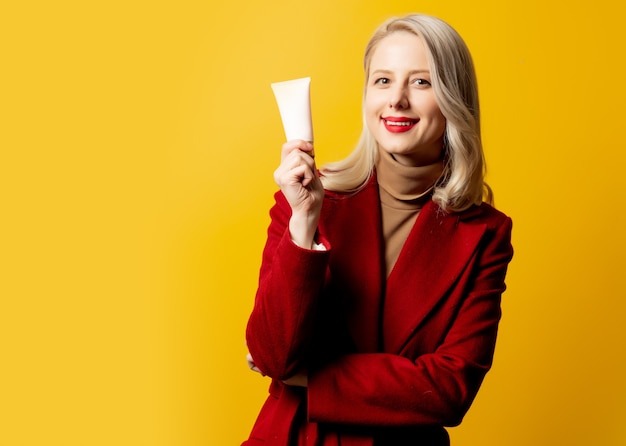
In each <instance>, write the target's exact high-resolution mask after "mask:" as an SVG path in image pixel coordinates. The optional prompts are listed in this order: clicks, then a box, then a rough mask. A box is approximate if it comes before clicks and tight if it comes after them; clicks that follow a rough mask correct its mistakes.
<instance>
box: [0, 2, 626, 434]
mask: <svg viewBox="0 0 626 446" xmlns="http://www.w3.org/2000/svg"><path fill="white" fill-rule="evenodd" d="M213 3H217V4H216V5H213ZM557 3H559V2H557ZM560 3H561V4H562V6H552V5H553V3H551V2H546V1H539V0H527V1H524V2H521V1H520V2H513V1H510V2H503V1H500V0H483V1H480V0H479V1H474V2H467V1H462V0H454V1H452V0H450V1H439V2H422V3H421V4H420V2H414V1H388V2H380V1H363V0H348V1H336V0H332V1H331V0H320V1H317V2H300V1H288V0H274V1H267V2H261V1H256V2H253V1H250V2H205V1H186V0H179V1H171V2H148V1H129V2H122V1H112V2H79V1H75V2H70V1H58V2H28V1H26V2H12V3H11V2H7V5H3V7H2V12H1V13H0V22H1V23H0V42H2V43H1V44H0V45H1V50H0V51H1V53H0V59H1V60H2V62H1V63H2V68H1V69H0V72H1V73H2V74H1V75H0V76H1V77H2V79H3V80H2V82H1V83H0V85H1V86H0V110H2V111H1V115H0V150H1V154H0V213H1V215H0V228H1V229H0V237H1V238H0V258H1V260H0V261H1V265H0V444H1V445H8V446H12V445H28V446H30V445H63V446H74V445H81V446H82V445H90V446H91V445H92V446H97V445H107V446H110V445H117V446H124V445H133V446H136V445H155V446H159V445H164V446H165V445H168V446H169V445H182V446H192V445H203V446H204V445H234V444H239V443H240V442H241V441H242V440H243V439H244V438H245V437H246V435H247V434H248V432H249V430H250V428H251V425H252V423H253V420H254V418H255V415H256V413H257V411H258V409H259V407H260V404H261V402H262V401H263V399H264V397H265V391H266V387H267V384H268V382H267V380H266V379H263V378H261V377H260V376H258V375H256V374H253V373H251V372H250V371H248V370H247V367H246V365H245V360H244V357H245V353H246V349H245V346H244V327H245V323H246V319H247V315H248V313H249V311H250V309H251V305H252V300H253V295H254V290H255V282H256V276H257V269H258V266H259V260H260V253H261V248H262V245H263V241H264V235H265V228H266V225H267V223H268V216H267V210H268V208H269V206H270V204H271V202H272V197H271V196H272V193H273V191H274V189H275V186H274V184H273V181H272V172H273V169H274V168H275V167H276V165H277V162H278V160H279V150H280V145H281V143H282V140H283V133H282V127H281V124H280V120H279V116H278V111H277V108H276V105H275V102H274V98H273V96H272V93H271V89H270V87H269V84H270V83H271V82H274V81H279V80H285V79H290V78H295V77H302V76H311V77H312V79H313V81H312V100H313V114H314V126H315V134H316V148H317V150H316V152H317V154H318V157H319V159H320V160H321V161H329V160H332V159H337V158H340V157H343V156H344V155H345V154H346V153H348V151H349V149H350V148H351V146H352V144H353V142H354V141H355V139H356V136H357V134H358V132H359V128H360V111H359V110H360V97H361V88H362V73H361V55H362V51H363V47H364V45H365V43H366V41H367V39H368V37H369V35H370V33H371V32H372V31H373V29H374V27H375V25H377V24H378V23H379V22H381V21H382V20H383V19H386V18H387V17H388V16H390V15H396V14H402V13H405V12H409V11H413V10H419V11H422V12H427V13H432V14H435V15H439V16H441V17H442V18H444V19H446V20H447V21H449V22H450V23H451V24H452V25H453V26H455V27H456V28H457V29H458V30H459V31H460V32H461V34H462V35H463V36H464V37H465V39H466V40H467V42H468V44H469V45H470V47H471V49H472V52H473V54H474V57H475V61H476V65H477V70H478V75H479V81H480V89H481V95H482V106H483V113H484V134H485V143H486V150H487V157H488V166H489V169H490V170H489V180H490V183H491V185H492V186H493V188H494V189H495V192H496V199H497V202H496V203H497V205H498V206H499V207H500V208H501V209H502V210H503V211H505V212H507V213H509V214H510V215H511V216H512V217H513V219H514V225H515V227H514V244H515V248H516V256H515V259H514V262H513V264H512V265H511V269H510V274H509V278H508V284H509V290H508V291H507V292H506V294H505V297H504V319H503V323H502V329H501V337H500V340H499V344H498V348H497V353H496V360H495V365H494V369H493V370H492V372H491V373H490V374H489V375H488V377H487V379H486V381H485V384H484V387H483V389H482V391H481V393H480V394H479V397H478V399H477V400H476V403H475V405H474V406H473V408H472V409H471V411H470V413H469V414H468V416H467V417H466V419H465V422H464V424H463V425H462V426H461V427H459V428H455V429H452V431H451V433H452V437H453V442H454V443H455V444H457V445H463V444H464V445H477V444H480V445H482V446H490V445H494V446H496V445H498V446H501V445H507V446H516V445H520V446H521V445H529V444H532V445H546V446H552V445H555V444H567V445H581V446H582V445H588V444H594V445H616V446H617V445H623V444H625V443H626V424H625V423H624V420H625V419H626V403H625V401H626V388H625V384H624V383H625V381H624V379H623V377H624V376H626V366H625V365H624V364H625V361H624V344H625V342H624V341H625V338H626V333H625V328H624V327H625V325H626V319H625V317H626V308H625V306H626V304H625V301H626V292H625V291H624V286H623V276H624V274H623V268H624V258H623V254H624V251H625V249H626V243H625V239H624V227H626V226H625V221H624V212H625V211H624V208H625V204H626V203H625V200H624V182H623V181H624V168H623V166H624V165H625V163H626V154H625V153H626V151H625V150H624V149H625V144H624V143H623V141H622V139H623V138H622V135H621V133H622V128H623V116H624V112H623V104H624V102H625V100H626V87H625V82H624V81H625V79H626V70H625V65H624V57H623V53H624V51H623V42H624V39H623V27H624V25H623V18H624V13H623V12H622V11H621V10H619V9H618V6H613V5H615V4H616V3H615V2H613V1H609V0H596V1H594V2H586V1H585V2H583V1H568V2H560Z"/></svg>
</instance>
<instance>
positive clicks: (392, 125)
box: [381, 116, 419, 133]
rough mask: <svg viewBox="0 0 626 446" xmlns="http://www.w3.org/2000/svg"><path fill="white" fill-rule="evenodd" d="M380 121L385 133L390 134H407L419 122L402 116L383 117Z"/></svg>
mask: <svg viewBox="0 0 626 446" xmlns="http://www.w3.org/2000/svg"><path fill="white" fill-rule="evenodd" d="M381 119H382V121H383V124H384V125H385V128H386V129H387V131H388V132H391V133H404V132H408V131H409V130H411V129H412V128H413V127H415V125H416V124H417V123H418V122H419V119H411V118H406V117H404V116H383V117H382V118H381Z"/></svg>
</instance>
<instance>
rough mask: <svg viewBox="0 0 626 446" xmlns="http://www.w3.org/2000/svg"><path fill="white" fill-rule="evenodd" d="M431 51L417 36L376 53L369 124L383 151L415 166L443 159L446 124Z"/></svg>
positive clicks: (406, 35) (394, 40) (387, 42)
mask: <svg viewBox="0 0 626 446" xmlns="http://www.w3.org/2000/svg"><path fill="white" fill-rule="evenodd" d="M430 81H431V76H430V66H429V63H428V58H427V56H426V49H425V47H424V44H423V42H422V39H420V38H419V37H418V36H416V35H415V34H412V33H410V32H407V31H397V32H394V33H392V34H390V35H388V36H386V37H385V38H383V39H382V40H381V41H380V42H378V44H377V45H376V48H374V52H373V53H372V56H371V59H370V64H369V75H368V78H367V86H366V89H365V103H364V105H365V121H366V124H367V127H368V128H369V130H370V132H371V133H372V135H373V136H374V138H375V139H376V142H377V143H378V145H379V147H380V148H381V149H382V150H385V151H386V152H389V153H390V154H392V155H393V157H394V158H395V159H396V160H397V161H398V162H400V163H402V164H405V165H409V166H422V165H427V164H432V163H434V162H436V161H438V160H439V159H440V158H441V154H442V147H443V135H444V132H445V129H446V119H445V118H444V116H443V114H442V113H441V110H440V109H439V106H438V105H437V102H436V100H435V94H434V92H433V89H432V86H431V83H430Z"/></svg>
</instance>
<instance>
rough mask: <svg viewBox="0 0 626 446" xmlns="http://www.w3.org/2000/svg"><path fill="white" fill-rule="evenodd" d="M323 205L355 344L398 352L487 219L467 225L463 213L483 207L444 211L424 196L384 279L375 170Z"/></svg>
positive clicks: (468, 255)
mask: <svg viewBox="0 0 626 446" xmlns="http://www.w3.org/2000/svg"><path fill="white" fill-rule="evenodd" d="M324 206H327V208H326V210H325V211H324V212H323V217H322V220H321V222H320V224H321V226H320V230H321V231H322V232H323V233H324V235H326V236H327V237H328V240H329V241H330V243H331V246H332V249H333V251H334V253H333V254H331V260H330V262H331V264H330V267H331V274H333V275H337V276H338V277H336V279H338V278H341V279H340V280H339V282H340V283H341V285H340V286H341V287H342V288H343V289H342V290H339V292H340V295H341V296H342V298H343V299H344V306H345V311H346V318H347V321H348V327H349V330H350V332H351V333H352V337H353V340H354V342H355V344H356V347H357V349H358V351H360V352H380V351H386V352H393V353H399V352H400V351H401V350H402V347H403V346H404V345H405V344H406V342H407V341H408V340H409V339H410V338H411V336H412V334H413V333H414V332H415V331H416V330H417V329H418V328H419V327H420V326H421V324H422V323H423V322H424V320H425V319H426V318H427V317H428V315H429V314H430V313H431V311H432V310H433V309H434V308H435V307H436V306H437V304H438V303H439V302H440V301H441V300H442V299H443V298H444V297H445V295H446V292H447V291H448V290H449V289H450V288H451V287H452V286H453V284H454V282H455V280H456V279H457V278H458V277H459V274H460V272H461V271H462V270H463V268H464V267H465V265H467V263H468V262H469V260H470V258H471V256H472V254H473V253H474V252H475V250H476V248H477V246H478V244H479V242H480V239H481V238H482V236H483V234H484V232H485V229H486V226H485V225H484V224H468V223H466V222H465V220H466V218H465V217H469V216H470V214H474V213H475V212H479V213H480V211H479V210H477V209H476V208H473V209H472V210H470V211H466V212H464V213H460V214H449V213H446V212H444V211H442V210H441V208H439V206H438V205H436V204H435V203H434V202H433V201H432V200H430V201H428V202H427V203H426V204H425V205H424V207H423V208H422V210H421V212H420V215H419V216H418V218H417V220H416V223H415V225H414V226H413V228H412V229H411V232H410V233H409V236H408V238H407V240H406V242H405V245H404V247H403V248H402V251H401V252H400V256H399V258H398V260H397V261H396V264H395V266H394V269H393V270H392V272H391V274H390V276H389V278H388V279H387V281H386V282H385V280H384V275H385V270H384V262H383V259H384V252H383V249H384V248H383V239H382V225H381V214H380V204H379V196H378V186H377V183H376V181H375V177H374V178H372V180H371V181H370V182H369V183H368V184H367V185H366V186H365V188H364V189H362V190H361V191H360V192H359V193H356V194H354V195H349V196H343V197H339V196H337V195H335V194H331V195H330V196H329V200H327V201H326V202H325V205H324ZM478 209H479V208H478ZM416 299H419V304H416ZM381 312H382V317H381ZM381 333H384V337H383V338H381V336H380V334H381Z"/></svg>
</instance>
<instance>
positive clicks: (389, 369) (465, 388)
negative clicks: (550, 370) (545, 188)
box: [308, 217, 513, 427]
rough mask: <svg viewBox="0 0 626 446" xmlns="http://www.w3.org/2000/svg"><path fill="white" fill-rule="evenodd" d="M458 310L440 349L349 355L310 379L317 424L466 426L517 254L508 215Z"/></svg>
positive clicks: (490, 237) (490, 238)
mask: <svg viewBox="0 0 626 446" xmlns="http://www.w3.org/2000/svg"><path fill="white" fill-rule="evenodd" d="M482 243H483V244H482V249H480V250H479V251H478V252H477V259H476V262H475V263H474V265H473V267H472V268H470V269H469V270H468V271H466V272H465V274H468V275H469V277H471V280H468V283H469V286H468V287H467V288H466V289H465V291H464V292H463V298H462V300H461V301H460V304H459V307H458V311H457V312H456V315H455V317H454V318H453V320H452V323H451V325H450V326H449V328H448V329H447V330H446V331H445V333H446V334H445V337H444V338H443V341H442V342H441V343H440V344H439V346H438V347H437V348H436V349H434V351H433V352H431V353H428V354H422V355H419V356H417V357H408V356H402V355H396V354H389V353H353V354H346V355H343V356H341V357H339V358H338V359H336V360H334V361H332V362H331V363H328V364H324V365H322V366H321V367H320V368H319V369H317V370H313V371H311V372H310V374H309V386H308V416H309V419H310V420H311V421H317V422H330V423H341V424H351V425H366V426H381V427H383V426H409V425H429V424H436V425H444V426H455V425H458V424H459V423H460V422H461V420H462V418H463V416H464V415H465V413H466V412H467V410H468V409H469V406H470V405H471V403H472V401H473V400H474V397H475V396H476V393H477V392H478V388H479V387H480V385H481V383H482V380H483V378H484V375H485V374H486V373H487V371H488V370H489V368H490V367H491V363H492V358H493V352H494V348H495V341H496V334H497V327H498V323H499V320H500V315H501V310H500V297H501V294H502V292H503V291H504V290H505V283H504V279H505V275H506V270H507V266H508V263H509V262H510V260H511V258H512V255H513V249H512V247H511V220H510V219H509V218H508V217H506V218H505V219H504V220H503V221H501V223H500V224H499V225H498V226H496V227H495V228H493V229H492V230H491V231H490V232H489V233H488V234H487V235H486V237H485V239H484V240H483V242H482Z"/></svg>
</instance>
